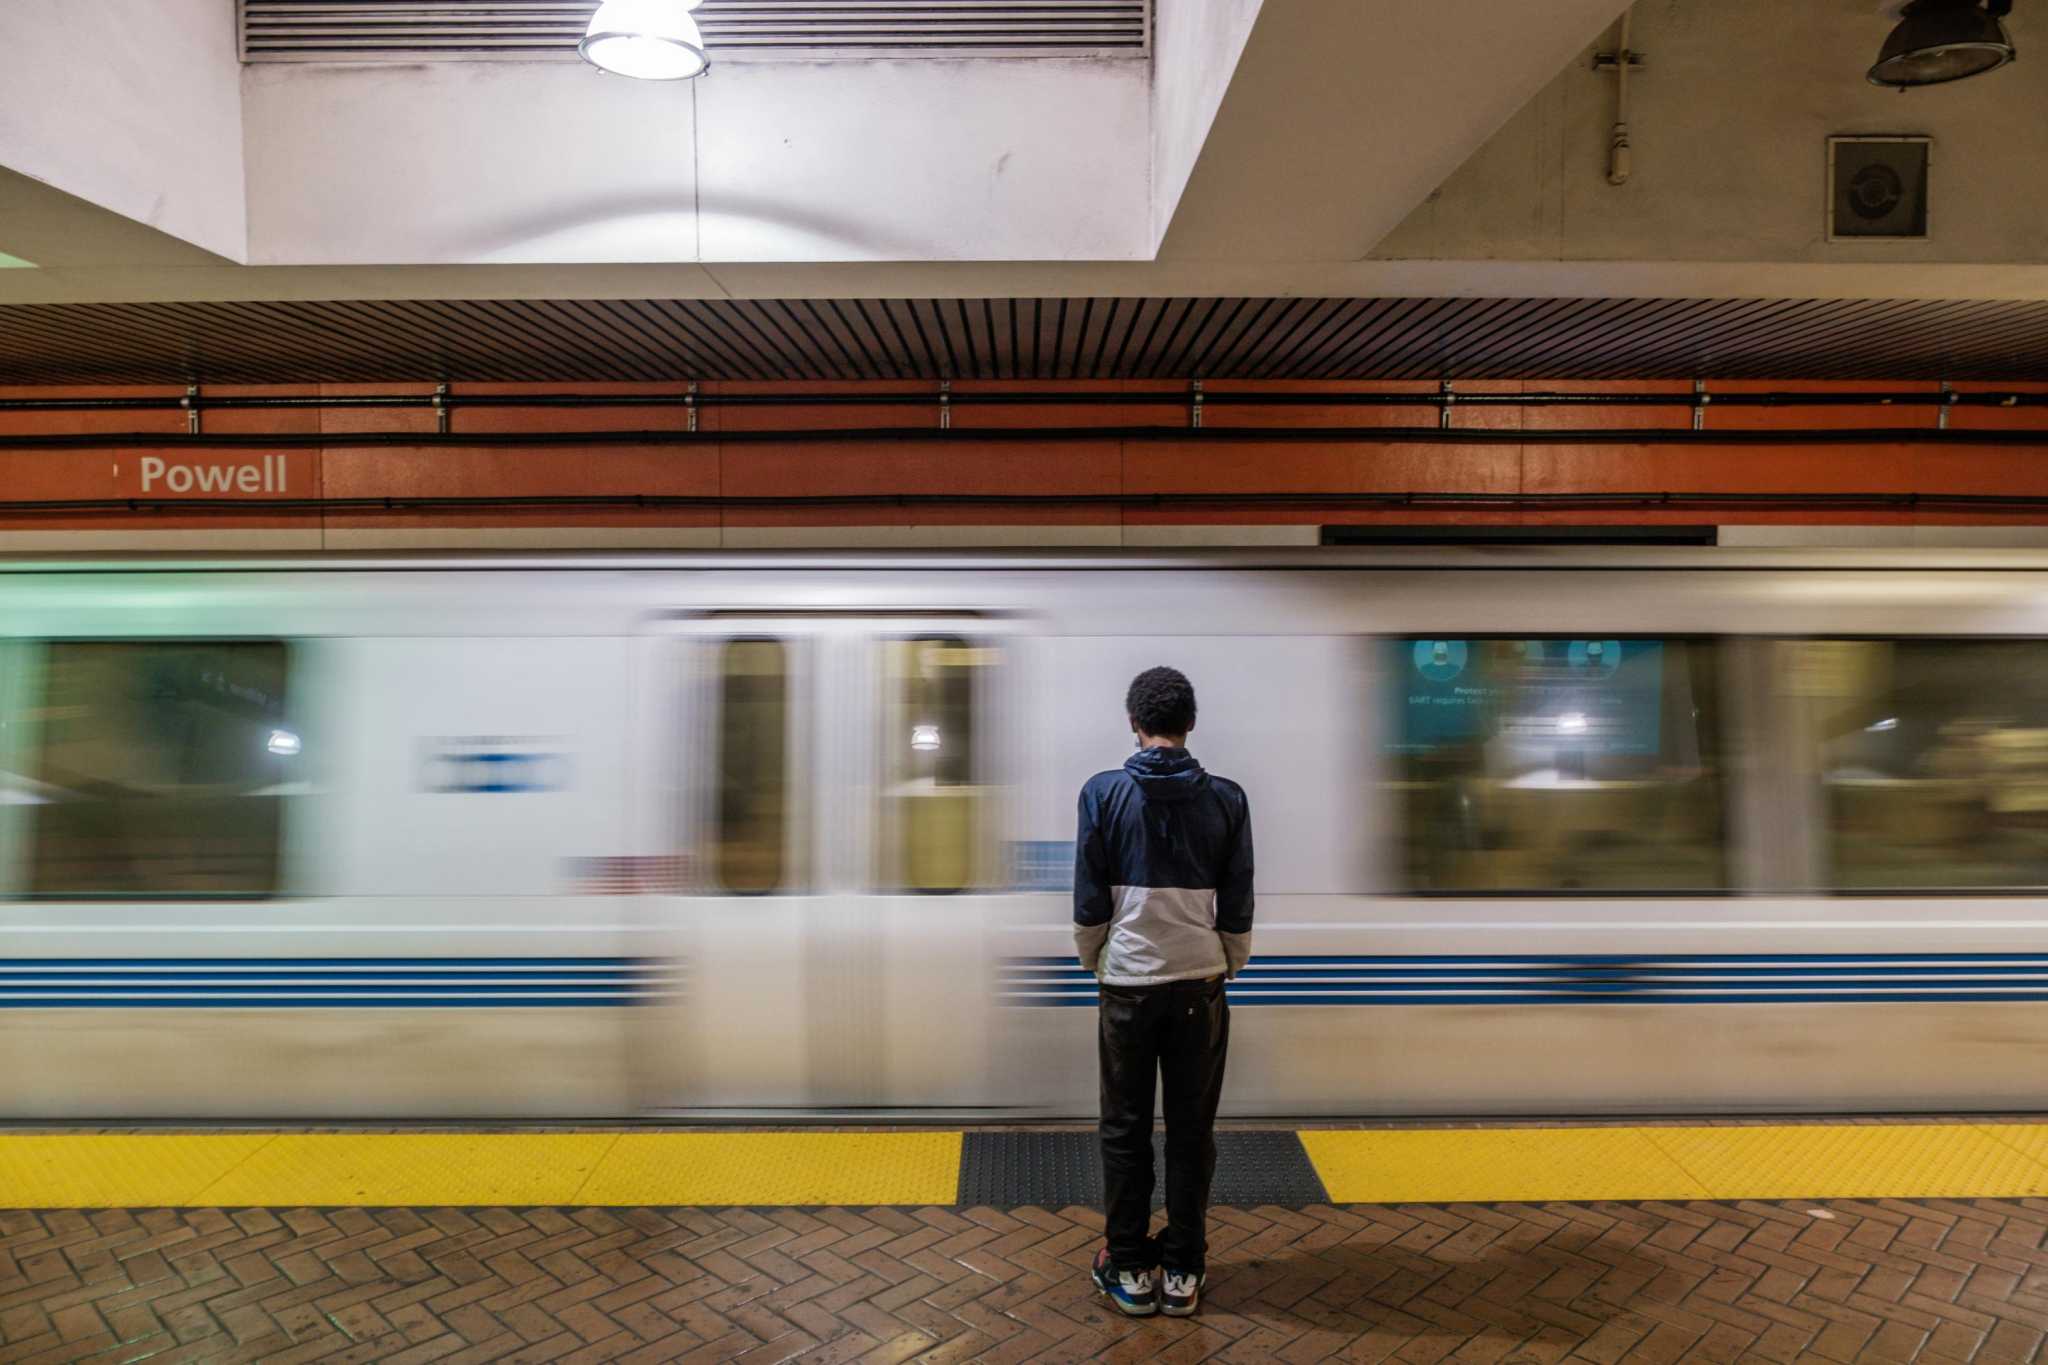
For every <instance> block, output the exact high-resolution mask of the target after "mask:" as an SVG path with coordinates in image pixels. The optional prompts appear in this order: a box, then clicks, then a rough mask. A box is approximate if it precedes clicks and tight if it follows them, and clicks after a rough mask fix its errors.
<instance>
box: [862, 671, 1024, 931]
mask: <svg viewBox="0 0 2048 1365" xmlns="http://www.w3.org/2000/svg"><path fill="white" fill-rule="evenodd" d="M995 659H996V654H995V651H994V650H993V649H991V648H988V647H985V646H977V645H974V644H971V643H969V642H968V641H966V640H963V639H960V638H958V637H955V636H933V637H926V638H922V639H915V640H890V641H888V642H886V643H885V645H884V647H883V680H884V685H885V689H886V693H885V695H886V697H887V700H886V702H885V705H884V711H883V731H882V774H883V800H882V839H883V851H882V852H883V856H882V866H883V869H884V875H885V879H886V881H887V883H888V884H889V885H892V886H895V887H898V888H901V889H903V890H908V891H925V892H944V891H959V890H963V889H965V888H966V887H969V886H973V885H975V884H977V883H978V882H980V881H982V880H983V877H982V872H983V863H984V858H983V856H982V855H983V843H984V823H985V821H986V820H987V818H988V788H987V786H986V779H985V777H984V776H983V775H982V774H981V772H980V771H979V767H980V753H979V748H978V744H977V740H978V736H977V735H976V733H975V711H976V706H975V693H976V688H977V680H978V679H979V678H980V677H981V676H982V674H983V672H984V670H986V669H987V668H988V667H989V666H991V665H992V664H993V663H994V662H995Z"/></svg>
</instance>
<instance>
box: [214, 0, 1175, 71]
mask: <svg viewBox="0 0 2048 1365" xmlns="http://www.w3.org/2000/svg"><path fill="white" fill-rule="evenodd" d="M596 8H597V4H596V0H242V6H241V10H242V59H243V60H244V61H250V62H417V61H452V60H472V61H473V60H492V59H495V60H500V61H534V60H544V59H555V58H573V57H575V55H576V43H577V41H578V40H579V39H581V38H582V37H583V30H584V28H585V27H586V26H587V25H588V24H589V22H590V16H591V13H592V11H594V10H595V9H596ZM696 16H697V22H698V23H699V24H700V25H701V26H702V28H703V31H704V42H705V46H706V47H707V48H708V49H709V50H710V52H711V55H712V56H713V57H714V58H717V57H721V56H723V57H737V56H753V57H774V56H777V55H784V54H786V55H788V56H791V57H799V58H804V59H815V58H819V57H873V56H933V57H962V56H977V55H979V56H1006V57H1007V56H1038V55H1046V56H1118V55H1121V56H1134V57H1136V56H1143V55H1144V54H1145V53H1146V51H1148V44H1149V41H1150V28H1149V23H1150V17H1151V9H1150V3H1149V0H704V3H703V5H702V6H701V7H699V8H698V10H697V11H696Z"/></svg>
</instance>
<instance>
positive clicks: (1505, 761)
mask: <svg viewBox="0 0 2048 1365" xmlns="http://www.w3.org/2000/svg"><path fill="white" fill-rule="evenodd" d="M1385 648H1386V650H1387V656H1386V668H1387V676H1388V677H1389V678H1390V679H1391V680H1392V686H1391V689H1390V690H1391V694H1392V697H1393V702H1394V714H1393V715H1392V716H1391V717H1390V718H1389V723H1388V728H1387V731H1386V745H1387V748H1388V750H1389V755H1388V757H1389V760H1390V761H1389V763H1388V765H1387V769H1386V776H1387V780H1388V783H1389V786H1390V787H1391V788H1392V790H1391V791H1390V793H1389V795H1390V797H1391V798H1392V801H1393V804H1394V806H1395V809H1396V812H1397V815H1396V819H1397V822H1398V825H1399V844H1400V849H1399V852H1400V857H1399V859H1398V865H1399V867H1400V870H1401V873H1402V875H1403V878H1404V881H1405V884H1406V886H1407V888H1408V889H1410V890H1414V891H1420V892H1428V893H1446V892H1506V891H1522V892H1564V893H1569V892H1593V893H1605V894H1615V893H1621V892H1631V891H1633V892H1680V891H1694V892H1697V891H1713V890H1718V889H1720V888H1722V887H1724V886H1726V885H1727V868H1726V859H1725V857H1724V846H1725V841H1724V839H1723V837H1722V818H1723V817H1722V799H1721V778H1720V772H1719V764H1718V761H1717V760H1718V752H1719V744H1718V731H1717V717H1716V711H1715V674H1716V668H1715V657H1716V651H1715V648H1714V646H1713V644H1712V643H1711V642H1707V641H1698V640H1675V639H1604V640H1602V639H1504V638H1498V637H1496V638H1466V639H1455V640H1453V639H1402V640H1393V641H1388V642H1387V643H1386V645H1385Z"/></svg>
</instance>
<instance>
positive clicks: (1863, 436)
mask: <svg viewBox="0 0 2048 1365" xmlns="http://www.w3.org/2000/svg"><path fill="white" fill-rule="evenodd" d="M891 441H893V442H901V443H914V444H933V443H936V444H940V445H957V446H987V445H1029V444H1033V443H1041V444H1048V443H1059V442H1064V441H1132V442H1148V443H1150V442H1171V443H1178V444H1203V445H1231V444H1245V443H1248V442H1249V443H1256V444H1264V445H1297V444H1318V445H1380V444H1405V445H1693V446H1743V445H1776V446H1788V445H1848V446H1853V445H1949V446H1964V445H1971V446H2017V447H2029V448H2036V447H2040V446H2043V445H2048V427H2044V428H2042V429H2040V430H2005V429H1993V430H1971V429H1967V428H1964V429H1957V428H1935V427H1842V428H1832V429H1831V428H1818V429H1815V428H1799V429H1796V430H1777V429H1773V428H1768V427H1756V428H1727V429H1722V430H1718V431H1715V430H1707V431H1692V430H1678V429H1675V428H1670V427H1584V428H1534V429H1530V430H1521V429H1518V428H1509V429H1505V430H1503V429H1500V428H1489V427H1467V428H1457V427H1223V426H1209V427H1165V426H1101V427H1069V426H1063V427H951V428H946V427H829V428H828V427H820V428H816V429H812V430H804V429H793V430H787V431H676V430H661V431H484V432H476V433H473V434H463V433H461V432H457V433H454V434H447V433H439V434H437V433H432V432H418V431H337V432H325V433H322V432H278V433H275V434H268V435H266V434H261V433H257V434H250V433H246V432H235V433H232V434H216V433H212V432H196V433H177V432H162V431H129V432H107V433H78V432H65V433H62V434H59V435H7V434H0V450H106V449H109V448H130V447H132V448H137V449H145V450H268V451H280V450H319V449H339V448H344V447H351V446H403V447H407V448H411V449H420V450H435V449H449V450H475V449H482V448H521V447H524V448H531V449H560V448H588V447H592V446H617V445H623V446H664V445H675V446H691V445H844V444H849V443H866V444H874V443H877V442H891Z"/></svg>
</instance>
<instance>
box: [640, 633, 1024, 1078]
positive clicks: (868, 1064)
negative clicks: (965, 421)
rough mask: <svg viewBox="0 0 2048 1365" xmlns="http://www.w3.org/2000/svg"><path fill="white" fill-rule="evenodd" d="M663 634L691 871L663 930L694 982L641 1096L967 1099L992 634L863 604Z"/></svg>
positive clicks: (981, 1026)
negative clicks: (871, 610) (863, 609)
mask: <svg viewBox="0 0 2048 1365" xmlns="http://www.w3.org/2000/svg"><path fill="white" fill-rule="evenodd" d="M667 633H668V634H669V635H670V637H671V638H670V639H669V640H668V641H667V642H666V644H667V646H668V647H667V648H665V649H664V650H663V651H661V653H662V656H663V657H664V659H665V663H664V665H663V666H664V667H665V668H666V669H667V670H668V671H669V673H670V676H671V678H672V680H673V684H674V685H673V686H672V687H671V688H669V689H666V690H667V692H668V694H669V695H670V696H672V697H673V698H674V705H675V707H676V710H677V713H678V714H679V716H680V718H681V725H680V726H679V727H678V729H677V730H676V731H675V732H674V733H675V740H674V742H673V744H672V745H671V749H672V752H671V753H670V755H669V756H668V761H669V762H670V763H671V764H672V765H673V766H674V768H675V771H676V780H675V794H676V797H677V800H676V802H675V803H674V804H675V807H676V809H677V810H678V812H679V816H680V818H679V820H678V822H677V823H678V828H677V830H676V838H677V841H678V843H679V845H680V852H681V854H682V856H681V858H680V859H679V860H678V862H679V866H680V867H681V869H682V878H681V884H680V885H679V886H678V887H677V888H676V891H675V894H673V895H669V896H665V897H663V898H662V900H661V905H662V908H661V910H660V911H659V912H658V915H657V920H658V923H657V924H656V925H655V926H654V927H655V928H656V929H657V931H658V932H659V934H660V936H661V938H662V940H663V941H664V944H665V947H666V949H667V952H668V955H669V956H671V957H673V958H675V959H676V960H677V961H678V962H679V964H680V966H681V968H682V971H681V978H682V981H683V986H682V1001H681V1004H680V1007H679V1008H678V1009H676V1010H674V1011H670V1012H666V1013H669V1014H670V1015H671V1017H672V1018H673V1020H674V1024H675V1027H674V1030H673V1034H672V1036H671V1038H670V1039H669V1040H668V1043H670V1044H672V1045H673V1047H674V1049H675V1051H674V1062H673V1064H670V1065H662V1066H658V1067H656V1068H654V1069H653V1070H652V1072H651V1073H650V1075H651V1079H652V1080H653V1083H654V1093H651V1094H650V1095H649V1096H648V1099H649V1102H650V1103H651V1105H652V1106H653V1107H656V1108H667V1109H689V1110H697V1111H706V1110H710V1111H718V1110H728V1111H767V1110H777V1109H840V1110H843V1109H864V1110H866V1109H877V1108H885V1109H895V1108H913V1109H914V1108H926V1107H955V1106H957V1105H959V1104H961V1103H962V1102H963V1101H962V1100H961V1099H960V1098H959V1097H960V1096H961V1094H962V1093H963V1091H964V1090H965V1089H968V1088H972V1087H977V1086H979V1085H981V1084H982V1083H983V1076H984V1073H985V1070H986V1068H985V1066H984V1057H985V1049H984V1044H983V1039H984V1038H985V1033H986V1030H985V1019H986V1011H987V1008H988V1002H987V998H986V992H985V983H986V981H987V980H988V979H989V975H990V973H989V970H988V963H987V961H986V958H985V956H984V954H983V951H982V945H983V942H984V941H985V934H984V931H985V926H986V919H987V914H986V907H984V906H983V905H982V904H981V898H982V895H983V894H984V893H987V892H990V891H992V889H993V888H994V887H995V886H996V885H997V884H998V883H999V882H1000V881H1001V880H1002V878H1001V876H1000V875H999V868H998V858H997V856H996V854H997V851H998V850H999V849H1000V847H1001V845H1000V843H998V842H997V839H996V833H997V829H998V826H997V823H996V822H997V819H998V815H997V803H998V786H997V784H996V783H995V782H994V781H993V779H992V777H991V765H992V763H993V754H994V752H995V749H996V745H995V742H994V735H993V733H992V727H989V726H987V725H986V724H985V723H984V717H985V716H986V714H987V713H988V711H989V710H990V708H991V707H992V706H993V705H994V704H995V703H994V697H995V695H996V692H997V686H998V684H997V682H996V679H995V676H994V675H995V674H996V672H997V671H998V670H997V669H996V668H995V664H996V663H997V661H998V660H999V659H1000V658H1001V648H1000V645H999V644H998V643H996V642H994V641H991V640H989V639H988V638H987V635H986V631H985V630H984V629H982V628H980V627H979V625H978V623H975V622H973V621H958V620H950V619H939V618H931V619H923V618H899V617H891V616H880V615H865V614H859V613H815V614H811V613H787V614H785V613H768V614H755V615H742V614H725V613H713V614H710V615H707V616H704V617H700V618H696V619H693V620H691V621H688V622H684V623H678V624H676V625H674V626H673V627H672V628H670V629H669V631H668V632H667Z"/></svg>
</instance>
